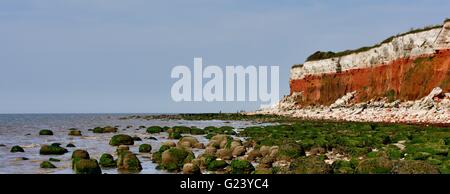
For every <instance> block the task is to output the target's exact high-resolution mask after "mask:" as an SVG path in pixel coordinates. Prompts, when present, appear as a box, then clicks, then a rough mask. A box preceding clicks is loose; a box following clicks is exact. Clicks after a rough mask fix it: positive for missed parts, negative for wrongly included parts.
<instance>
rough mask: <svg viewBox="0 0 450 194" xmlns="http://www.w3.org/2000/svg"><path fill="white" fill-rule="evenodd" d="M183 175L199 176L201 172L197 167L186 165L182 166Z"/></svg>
mask: <svg viewBox="0 0 450 194" xmlns="http://www.w3.org/2000/svg"><path fill="white" fill-rule="evenodd" d="M183 174H201V171H200V168H199V166H198V165H195V164H193V163H186V164H184V165H183Z"/></svg>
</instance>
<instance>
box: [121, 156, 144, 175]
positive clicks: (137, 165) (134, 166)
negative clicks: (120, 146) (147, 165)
mask: <svg viewBox="0 0 450 194" xmlns="http://www.w3.org/2000/svg"><path fill="white" fill-rule="evenodd" d="M117 168H118V169H120V170H127V171H141V170H142V166H141V161H139V159H138V158H137V157H136V155H135V154H133V153H132V152H130V151H125V152H123V153H122V154H120V155H119V158H118V159H117Z"/></svg>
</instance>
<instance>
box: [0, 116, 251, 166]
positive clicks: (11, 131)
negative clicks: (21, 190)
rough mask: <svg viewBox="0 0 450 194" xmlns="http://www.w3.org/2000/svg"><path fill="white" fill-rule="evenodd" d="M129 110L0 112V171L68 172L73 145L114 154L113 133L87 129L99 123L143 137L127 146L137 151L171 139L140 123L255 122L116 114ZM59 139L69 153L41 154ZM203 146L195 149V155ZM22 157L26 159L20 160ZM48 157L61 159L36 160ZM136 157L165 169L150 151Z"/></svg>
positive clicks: (95, 154)
mask: <svg viewBox="0 0 450 194" xmlns="http://www.w3.org/2000/svg"><path fill="white" fill-rule="evenodd" d="M128 115H130V114H0V144H3V145H4V146H1V147H0V173H14V174H16V173H19V174H36V173H39V174H41V173H58V174H70V173H73V171H72V169H71V160H70V157H71V152H72V151H73V150H75V149H85V150H87V151H88V152H89V154H90V156H91V158H95V159H97V160H98V159H99V158H100V156H101V154H103V153H110V154H113V156H114V157H115V158H116V157H117V156H116V155H115V150H116V147H114V146H110V145H109V144H108V142H109V139H110V138H111V137H112V136H113V135H114V134H113V133H105V134H95V133H93V132H91V131H88V129H90V128H94V127H98V126H107V125H110V126H119V132H118V133H121V134H129V135H131V136H138V137H140V138H141V139H142V141H136V142H135V144H134V145H133V146H130V150H131V151H133V152H134V153H138V147H139V145H140V144H142V143H148V144H151V145H152V147H153V150H152V152H153V151H154V150H158V149H159V147H160V143H161V142H164V141H173V140H169V139H167V133H160V134H156V135H150V134H148V133H146V131H145V129H138V127H139V126H141V125H144V126H152V125H159V126H176V125H185V126H197V127H200V128H203V127H206V126H211V125H212V126H225V125H227V126H233V127H235V128H243V127H246V126H253V125H258V124H256V123H253V122H250V121H232V122H226V121H220V120H211V121H185V120H139V119H127V120H121V119H119V118H121V117H124V116H128ZM128 125H132V126H133V127H132V128H129V129H126V126H128ZM69 128H78V129H79V130H81V132H82V134H83V136H81V137H74V136H68V133H69V130H68V129H69ZM41 129H50V130H52V131H53V133H54V135H53V136H39V134H38V133H39V130H41ZM150 136H153V137H156V138H157V140H151V139H148V138H149V137H150ZM195 137H197V138H198V139H199V141H200V142H203V143H205V144H206V143H207V140H206V139H205V138H204V137H203V136H195ZM51 143H61V146H62V147H65V146H66V145H67V144H68V143H73V144H75V145H76V146H77V147H76V148H67V149H68V150H69V153H66V154H64V155H61V156H59V155H58V156H56V155H55V156H46V155H40V154H39V149H40V145H42V144H51ZM14 145H19V146H22V147H23V148H24V150H25V152H24V153H20V152H19V153H11V152H10V149H11V147H12V146H14ZM201 151H202V150H194V153H195V154H196V155H198V154H199V153H200V152H201ZM22 157H26V158H29V160H22V159H21V158H22ZM50 157H52V158H57V159H61V162H52V163H53V164H54V165H55V166H57V168H56V169H41V168H40V167H39V164H40V163H41V162H42V161H45V160H48V159H49V158H50ZM138 158H139V160H140V161H141V163H142V167H143V170H142V171H141V172H140V173H147V174H148V173H150V174H158V173H168V172H166V171H162V170H156V169H155V167H156V164H154V163H152V162H151V154H138ZM102 172H103V173H108V174H115V173H119V172H118V171H117V170H116V169H102Z"/></svg>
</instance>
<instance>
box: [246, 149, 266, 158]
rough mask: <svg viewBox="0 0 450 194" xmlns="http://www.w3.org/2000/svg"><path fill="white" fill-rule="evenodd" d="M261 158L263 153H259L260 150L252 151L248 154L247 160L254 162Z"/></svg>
mask: <svg viewBox="0 0 450 194" xmlns="http://www.w3.org/2000/svg"><path fill="white" fill-rule="evenodd" d="M260 157H262V155H261V152H259V150H258V149H253V150H250V151H249V152H248V153H247V160H248V161H254V160H256V159H257V158H260Z"/></svg>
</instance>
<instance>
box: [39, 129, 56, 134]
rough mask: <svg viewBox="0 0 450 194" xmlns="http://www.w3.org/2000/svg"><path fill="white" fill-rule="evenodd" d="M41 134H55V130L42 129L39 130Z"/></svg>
mask: <svg viewBox="0 0 450 194" xmlns="http://www.w3.org/2000/svg"><path fill="white" fill-rule="evenodd" d="M39 135H53V131H51V130H48V129H42V130H40V131H39Z"/></svg>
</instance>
